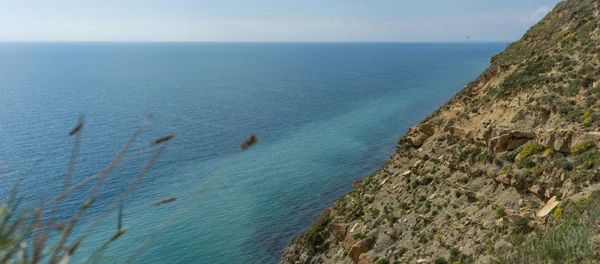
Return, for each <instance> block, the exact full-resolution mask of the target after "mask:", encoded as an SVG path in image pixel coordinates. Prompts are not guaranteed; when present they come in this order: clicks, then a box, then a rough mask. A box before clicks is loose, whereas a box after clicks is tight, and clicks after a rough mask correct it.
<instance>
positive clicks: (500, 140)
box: [489, 135, 508, 153]
mask: <svg viewBox="0 0 600 264" xmlns="http://www.w3.org/2000/svg"><path fill="white" fill-rule="evenodd" d="M507 142H508V136H507V135H501V136H497V137H493V138H491V139H490V143H489V149H490V151H491V152H493V153H500V152H504V151H506V145H507Z"/></svg>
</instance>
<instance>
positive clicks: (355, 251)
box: [349, 238, 375, 263]
mask: <svg viewBox="0 0 600 264" xmlns="http://www.w3.org/2000/svg"><path fill="white" fill-rule="evenodd" d="M374 245H375V239H374V238H365V239H362V240H360V241H358V242H356V243H354V245H352V247H351V248H350V251H349V255H350V258H351V259H352V261H353V262H354V263H358V261H359V259H360V255H362V254H364V253H367V252H369V250H371V249H372V248H373V246H374Z"/></svg>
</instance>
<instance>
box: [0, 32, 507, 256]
mask: <svg viewBox="0 0 600 264" xmlns="http://www.w3.org/2000/svg"><path fill="white" fill-rule="evenodd" d="M503 46H504V45H503V44H367V43H364V44H268V43H261V44H258V43H257V44H250V43H244V44H227V43H212V44H199V43H194V44H191V43H190V44H149V43H145V44H144V43H135V44H133V43H132V44H125V43H120V44H108V43H102V44H100V43H97V44H93V43H85V44H82V43H78V44H76V43H71V44H69V43H2V44H0V91H1V95H0V146H1V148H0V158H1V159H2V160H3V161H4V162H5V163H4V165H3V168H4V170H5V171H8V174H7V175H5V176H3V177H4V179H5V181H4V184H2V187H1V188H2V192H3V193H6V190H8V189H9V188H10V187H11V183H12V182H13V181H14V180H15V179H16V178H21V185H20V194H21V196H23V197H24V199H25V200H26V201H29V204H31V203H34V202H35V201H40V200H47V199H49V198H51V197H53V195H55V194H56V193H57V192H58V191H59V189H60V186H61V184H62V181H63V180H62V179H63V177H64V174H65V171H66V168H67V164H68V157H69V153H70V150H71V147H72V146H73V138H70V137H68V135H67V133H68V131H69V130H70V129H71V128H72V127H74V126H75V125H76V122H77V118H78V116H79V114H80V113H83V114H85V120H86V125H85V127H84V130H83V139H82V142H81V144H82V146H81V151H80V152H79V155H78V158H77V166H76V167H75V176H74V181H78V180H81V179H83V178H85V177H87V176H89V175H91V174H93V173H94V172H97V171H99V170H101V169H102V168H104V167H106V166H107V165H108V163H109V162H110V161H111V159H112V158H113V157H114V155H115V154H116V153H117V152H118V151H119V149H120V147H122V146H123V144H124V143H125V142H126V141H127V139H128V138H129V137H130V136H131V134H132V133H133V132H134V131H135V129H136V128H137V127H139V125H140V124H141V123H142V122H143V120H144V119H145V118H146V117H147V116H148V115H149V114H153V121H152V123H151V124H150V125H149V126H148V127H147V129H145V130H144V132H143V133H142V134H141V136H140V137H139V138H138V140H136V142H135V144H134V146H133V149H132V151H130V152H129V153H128V155H127V157H126V159H125V161H124V162H123V163H122V164H121V165H120V166H119V167H117V168H116V169H115V171H114V172H113V173H112V174H111V175H110V177H109V178H108V180H107V182H106V183H105V184H104V185H103V187H102V188H101V189H100V196H99V199H98V200H97V202H96V203H95V204H94V206H93V207H92V208H91V209H90V213H89V214H88V215H86V217H84V220H83V222H82V226H80V228H79V229H78V230H82V229H84V228H85V227H86V225H87V224H89V223H90V222H91V220H90V217H92V216H94V215H97V214H98V212H99V211H100V210H101V209H102V208H104V207H106V206H107V205H108V204H109V203H110V202H111V201H112V199H113V198H114V197H115V196H117V195H118V194H120V193H121V192H122V191H123V189H124V188H125V187H126V186H127V184H128V183H129V182H130V181H131V180H132V179H133V178H134V177H135V176H136V175H137V173H138V172H139V171H140V170H141V168H142V167H143V166H144V164H145V162H146V161H148V160H149V158H150V155H152V153H153V152H152V151H153V150H154V149H149V150H146V151H140V150H143V149H147V148H146V147H147V146H148V145H149V144H150V142H151V141H152V140H153V139H155V138H158V137H160V136H164V135H167V134H169V133H174V134H175V135H176V137H175V139H174V141H173V142H171V144H170V145H169V146H168V148H167V150H166V152H164V154H163V155H162V156H161V157H160V159H159V161H158V163H157V164H156V165H155V166H154V167H153V170H152V171H151V172H150V173H149V174H148V175H147V176H146V178H144V179H143V181H142V182H141V183H140V184H139V185H138V186H137V187H136V188H135V190H134V192H133V194H132V195H131V196H129V197H128V199H127V201H126V203H125V207H124V208H125V212H126V217H125V218H124V225H125V226H128V227H129V230H128V231H127V233H126V234H125V236H124V237H123V238H122V239H120V240H119V241H118V242H117V243H116V244H113V245H112V246H111V247H110V248H109V250H108V252H107V253H106V258H105V259H104V261H103V262H107V263H120V262H123V260H124V259H125V258H127V257H128V256H129V255H130V254H131V252H132V250H133V248H134V247H135V246H137V245H139V244H140V243H141V241H142V240H143V239H145V237H146V235H148V234H149V233H150V232H152V230H154V229H155V228H156V227H157V226H158V225H160V224H161V223H162V222H163V221H164V220H165V219H166V218H167V217H168V215H169V214H170V213H171V212H173V210H174V209H175V208H176V207H177V206H179V205H180V204H182V203H183V201H184V200H185V198H186V197H188V196H189V195H190V194H191V193H193V192H194V191H196V190H197V189H198V188H200V187H201V186H202V185H203V184H204V183H206V182H207V179H208V177H209V176H210V175H211V174H212V173H213V172H215V171H216V170H217V169H218V168H219V167H221V166H223V165H225V164H227V166H226V167H225V169H223V170H222V172H221V173H220V174H219V176H217V177H215V178H214V179H213V180H212V181H211V183H210V184H209V185H208V187H207V188H206V189H205V190H204V191H203V192H202V193H201V194H200V196H199V197H198V199H196V200H195V201H194V202H193V203H192V204H191V206H189V207H188V208H187V209H186V210H185V211H184V212H183V213H182V214H181V215H180V216H179V217H178V218H177V219H176V220H175V221H174V222H173V223H172V224H171V225H169V226H168V227H167V229H165V231H164V232H163V233H161V234H160V235H159V236H158V237H157V239H155V240H154V241H153V242H152V243H150V244H149V245H148V247H147V248H146V249H145V250H144V251H143V252H142V254H141V255H140V256H139V257H138V258H137V260H138V262H139V263H273V262H275V261H277V260H278V258H279V255H280V252H281V250H282V248H283V247H284V246H285V245H286V244H287V243H288V242H289V241H290V239H292V238H293V237H294V236H296V235H298V234H299V233H301V232H302V231H303V230H305V229H306V228H308V227H309V226H310V224H311V223H312V222H313V221H314V220H315V219H316V218H317V217H318V215H319V214H320V212H321V211H322V210H323V209H324V208H327V207H328V206H329V205H331V204H332V203H333V201H334V200H335V199H337V198H339V197H340V196H342V195H343V194H344V193H345V192H347V191H349V190H350V188H351V185H350V184H351V182H352V181H353V180H356V179H358V178H361V177H364V176H366V175H368V174H369V173H370V172H372V171H373V170H375V169H376V168H377V167H379V166H380V165H381V164H382V163H383V162H385V160H386V158H387V157H388V156H389V155H390V154H392V153H393V151H394V148H395V140H396V138H398V137H399V136H401V135H403V134H404V132H405V131H406V129H407V128H408V127H409V126H411V125H414V124H415V123H417V122H418V121H419V120H421V119H422V118H423V117H425V116H427V115H428V114H429V113H431V112H432V111H433V110H435V109H436V108H437V107H439V106H440V105H441V104H443V103H444V102H445V101H447V100H448V99H449V98H450V97H451V96H452V95H454V94H455V93H456V92H458V91H459V90H460V89H461V88H462V87H463V86H464V85H465V84H466V83H467V82H468V81H470V80H472V79H474V78H475V77H476V76H477V75H478V74H479V73H480V72H481V71H482V70H483V69H484V68H485V67H487V65H488V61H489V58H490V57H491V56H492V55H494V54H495V53H497V52H499V51H501V50H502V48H503ZM250 133H256V134H257V135H258V137H259V138H260V140H261V141H260V144H258V145H256V146H255V147H254V148H252V149H251V150H249V151H247V152H244V153H242V154H241V155H239V156H236V155H234V153H235V152H236V151H237V149H238V147H239V144H240V143H241V142H242V141H243V139H244V138H245V137H246V136H248V135H249V134H250ZM40 158H43V159H42V161H41V162H40V163H39V165H38V166H37V167H35V168H34V169H33V171H32V173H31V174H30V175H28V176H26V177H25V176H24V172H25V171H27V170H28V169H29V168H31V167H32V164H34V163H35V160H37V159H40ZM84 194H85V192H84V191H83V190H82V191H78V192H76V193H74V194H73V195H71V196H69V197H68V199H67V200H66V201H65V204H64V206H63V207H62V208H61V213H60V214H59V218H61V219H66V218H67V217H69V216H71V215H72V213H73V212H74V211H75V210H77V208H78V207H79V202H78V201H79V199H81V197H83V195H84ZM171 196H174V197H177V198H178V200H177V201H176V202H175V203H172V204H168V205H164V206H161V207H151V206H148V205H149V204H151V203H152V202H154V201H156V200H160V199H163V198H167V197H171ZM26 204H27V203H26ZM86 219H87V220H86ZM115 229H116V220H115V218H114V216H113V217H111V218H109V219H107V220H106V221H104V222H102V223H101V224H100V225H99V228H98V229H97V230H96V232H94V233H93V234H92V236H91V237H90V238H89V239H88V240H87V243H85V244H84V245H83V247H82V249H81V250H80V256H82V255H85V254H86V253H89V252H90V251H91V250H93V249H94V248H95V247H96V246H98V243H101V242H102V241H104V240H105V239H107V238H108V237H110V236H111V235H112V234H113V232H114V231H115Z"/></svg>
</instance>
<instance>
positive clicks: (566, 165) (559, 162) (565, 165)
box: [554, 157, 573, 171]
mask: <svg viewBox="0 0 600 264" xmlns="http://www.w3.org/2000/svg"><path fill="white" fill-rule="evenodd" d="M554 164H555V165H556V166H557V167H559V168H561V169H563V170H565V171H571V170H572V169H573V164H572V163H571V162H569V161H568V160H567V159H566V158H562V157H561V158H557V159H555V160H554Z"/></svg>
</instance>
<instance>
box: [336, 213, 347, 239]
mask: <svg viewBox="0 0 600 264" xmlns="http://www.w3.org/2000/svg"><path fill="white" fill-rule="evenodd" d="M342 221H343V218H338V217H336V218H334V220H333V223H332V231H333V237H334V238H335V240H336V241H335V242H336V243H337V242H338V241H343V240H344V239H345V238H346V235H347V233H348V224H346V223H344V222H342Z"/></svg>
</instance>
